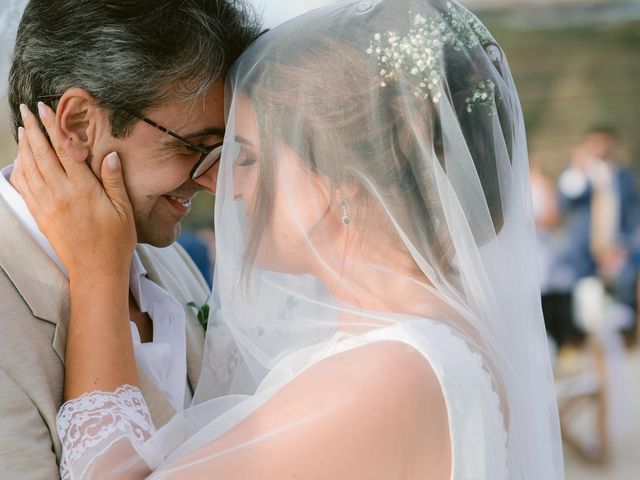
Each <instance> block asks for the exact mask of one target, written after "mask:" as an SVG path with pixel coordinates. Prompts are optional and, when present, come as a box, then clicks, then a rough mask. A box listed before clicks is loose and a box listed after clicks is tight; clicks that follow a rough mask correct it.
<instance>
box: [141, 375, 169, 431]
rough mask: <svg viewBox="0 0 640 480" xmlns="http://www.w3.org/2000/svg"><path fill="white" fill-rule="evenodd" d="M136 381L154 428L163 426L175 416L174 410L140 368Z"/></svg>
mask: <svg viewBox="0 0 640 480" xmlns="http://www.w3.org/2000/svg"><path fill="white" fill-rule="evenodd" d="M138 381H139V382H140V391H141V392H142V396H143V397H144V401H145V402H146V403H147V406H148V407H149V412H151V419H152V420H153V424H154V425H155V427H156V428H160V427H162V426H164V425H165V424H166V423H167V422H168V421H169V420H171V418H172V417H173V416H174V415H175V414H176V410H175V408H173V405H171V403H170V402H169V400H167V397H165V396H164V394H163V393H162V392H161V391H160V389H159V388H158V387H157V386H156V384H155V383H154V382H153V380H151V377H149V375H147V373H146V372H145V371H144V369H143V368H142V367H140V366H138Z"/></svg>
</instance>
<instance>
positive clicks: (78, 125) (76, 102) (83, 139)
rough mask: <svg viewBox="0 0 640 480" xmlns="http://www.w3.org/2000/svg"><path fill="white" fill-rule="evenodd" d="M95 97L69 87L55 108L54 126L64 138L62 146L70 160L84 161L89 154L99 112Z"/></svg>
mask: <svg viewBox="0 0 640 480" xmlns="http://www.w3.org/2000/svg"><path fill="white" fill-rule="evenodd" d="M96 107H97V105H96V101H95V99H94V98H93V97H92V96H91V95H90V94H89V93H87V92H86V91H85V90H83V89H81V88H70V89H69V90H67V91H66V92H65V93H64V95H62V97H61V98H60V101H59V102H58V108H57V109H56V127H57V128H58V130H59V132H60V133H61V134H62V135H61V136H62V138H63V139H64V141H63V144H62V146H63V147H64V149H65V150H66V151H67V154H68V155H69V157H70V158H71V159H72V160H75V161H78V162H85V161H87V160H89V158H90V156H91V150H92V147H93V144H94V141H95V137H96V130H97V124H98V122H100V121H101V113H100V110H99V109H98V108H96Z"/></svg>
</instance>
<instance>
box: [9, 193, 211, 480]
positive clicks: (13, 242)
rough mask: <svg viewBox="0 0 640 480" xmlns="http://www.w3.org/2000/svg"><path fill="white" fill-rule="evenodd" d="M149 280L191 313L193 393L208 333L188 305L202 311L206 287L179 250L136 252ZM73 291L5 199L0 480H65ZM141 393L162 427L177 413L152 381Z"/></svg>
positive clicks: (143, 382) (142, 376)
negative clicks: (60, 420)
mask: <svg viewBox="0 0 640 480" xmlns="http://www.w3.org/2000/svg"><path fill="white" fill-rule="evenodd" d="M137 251H138V253H139V255H140V259H141V260H142V263H143V264H144V266H145V268H146V269H147V272H148V277H149V278H150V279H151V280H153V281H154V282H156V283H157V284H158V285H160V286H161V287H162V288H164V289H165V290H166V291H168V292H169V293H171V294H172V295H173V296H174V297H175V298H176V299H177V300H178V301H179V302H180V303H181V304H182V305H184V306H185V311H186V313H187V322H186V324H187V327H186V333H187V374H188V380H189V383H190V386H191V387H192V388H195V386H196V382H197V380H198V377H199V375H200V367H201V363H202V351H203V345H204V330H203V329H202V327H201V326H200V325H199V324H198V321H197V318H196V316H195V314H194V312H193V311H192V310H191V309H189V308H187V307H186V304H187V303H188V302H190V301H195V302H196V303H198V304H202V303H204V302H205V300H206V299H207V297H208V294H209V291H208V287H207V285H206V283H205V281H204V279H203V278H202V276H201V275H200V273H199V272H198V270H197V268H196V267H195V265H194V264H193V262H192V261H191V260H190V259H189V257H188V256H187V254H186V253H185V252H184V250H182V249H181V248H180V247H179V246H177V245H175V246H172V247H169V248H166V249H157V248H153V247H149V246H144V245H140V246H138V248H137ZM68 321H69V285H68V282H67V279H66V278H65V276H64V275H63V274H62V272H60V270H59V269H58V268H57V266H56V265H55V263H54V262H53V261H52V260H51V259H50V257H49V256H48V255H47V254H46V253H45V252H44V251H43V250H42V249H41V248H40V247H39V246H38V244H37V243H36V242H35V241H34V240H33V239H32V238H31V236H30V235H29V234H28V232H27V231H26V230H24V229H23V227H22V226H21V225H20V223H19V222H18V220H17V218H16V217H15V216H14V215H13V213H12V212H11V211H10V210H9V207H8V205H7V204H6V203H5V202H4V201H3V200H2V198H0V478H3V479H4V478H6V479H16V480H18V479H19V480H30V479H38V480H40V479H57V478H59V473H58V463H59V461H60V453H61V445H60V440H59V438H58V433H57V431H56V413H57V411H58V409H59V408H60V406H61V405H62V400H63V387H64V358H65V344H66V337H67V326H68ZM138 374H139V378H140V383H141V390H142V393H143V395H144V397H145V399H146V401H147V403H148V405H149V409H150V410H151V415H152V417H153V420H154V422H155V425H156V426H157V427H160V426H162V425H164V424H165V423H166V422H167V421H168V420H169V419H170V418H171V417H172V416H173V415H174V413H175V411H174V409H173V408H172V406H171V404H170V403H169V401H168V400H167V399H166V398H165V397H164V396H163V394H162V393H161V392H160V390H159V389H158V388H157V387H156V386H155V385H154V384H153V383H152V381H151V379H150V378H149V377H148V376H147V374H146V373H145V372H144V371H142V370H141V369H139V371H138Z"/></svg>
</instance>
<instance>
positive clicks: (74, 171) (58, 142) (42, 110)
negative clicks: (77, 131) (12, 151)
mask: <svg viewBox="0 0 640 480" xmlns="http://www.w3.org/2000/svg"><path fill="white" fill-rule="evenodd" d="M38 115H39V116H40V120H41V121H42V124H43V125H44V128H45V130H46V131H47V135H49V140H50V142H51V143H50V144H49V141H47V140H46V138H45V137H44V135H42V134H41V132H40V131H39V132H38V133H40V134H41V135H40V136H39V137H38V142H41V141H42V140H43V139H44V140H45V142H46V146H47V148H48V150H49V151H48V153H49V155H48V156H47V158H51V159H55V160H56V162H55V163H57V164H58V165H62V168H63V169H64V170H65V172H66V174H67V176H69V177H75V176H79V178H80V179H81V180H91V179H93V178H94V177H95V176H94V175H93V172H92V171H91V169H90V167H89V165H88V164H87V162H86V161H84V160H82V161H80V162H78V161H75V160H73V159H72V158H71V156H70V155H68V154H67V151H66V150H65V148H64V146H63V145H64V138H63V137H62V134H61V132H60V131H59V130H58V128H56V115H55V112H54V111H53V109H52V108H51V107H49V106H48V105H46V104H45V103H43V102H38ZM30 139H31V137H30ZM51 146H53V152H55V156H54V155H53V152H52V151H51ZM55 157H57V158H55ZM37 160H38V161H39V160H40V159H39V158H37ZM90 177H91V178H90Z"/></svg>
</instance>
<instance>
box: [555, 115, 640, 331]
mask: <svg viewBox="0 0 640 480" xmlns="http://www.w3.org/2000/svg"><path fill="white" fill-rule="evenodd" d="M617 145H618V137H617V132H616V130H615V129H614V128H613V127H610V126H597V127H593V128H591V129H590V130H589V131H588V132H587V133H586V135H585V136H584V138H583V140H582V142H581V143H580V144H579V145H578V146H577V147H576V149H575V150H574V152H573V156H572V158H571V162H570V164H569V166H568V167H567V169H566V170H565V171H564V172H563V173H562V175H561V176H560V179H559V181H558V198H559V202H560V206H561V209H562V211H563V213H564V215H565V216H566V228H567V232H568V235H569V241H570V248H569V252H568V260H569V262H570V264H571V267H572V268H573V272H574V274H575V278H576V281H579V280H581V279H584V278H586V277H597V278H598V279H599V280H600V281H601V282H603V284H604V286H605V288H606V290H607V291H608V292H609V293H610V296H611V299H612V300H613V302H615V304H616V305H615V308H610V309H608V310H607V313H606V315H607V318H603V319H602V320H603V322H606V323H608V324H610V325H613V326H615V328H617V329H619V330H621V331H624V332H625V334H627V335H630V336H632V335H633V334H634V333H635V310H636V284H637V273H636V271H637V269H636V266H635V262H634V251H635V239H636V234H637V231H638V225H639V223H640V222H639V220H640V219H639V217H638V213H639V210H638V197H637V194H636V188H635V180H634V175H633V173H632V171H631V170H630V169H629V168H627V167H625V166H623V165H622V164H621V163H620V162H619V161H618V160H617V159H616V151H617Z"/></svg>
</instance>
